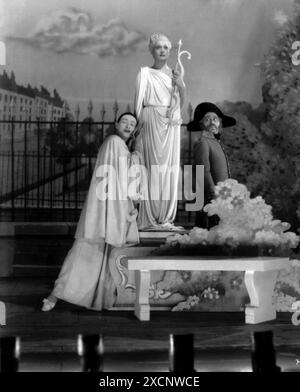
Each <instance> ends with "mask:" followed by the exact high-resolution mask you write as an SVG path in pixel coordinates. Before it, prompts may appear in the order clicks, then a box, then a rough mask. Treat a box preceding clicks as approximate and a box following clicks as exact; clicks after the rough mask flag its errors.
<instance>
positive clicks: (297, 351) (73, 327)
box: [0, 277, 300, 371]
mask: <svg viewBox="0 0 300 392" xmlns="http://www.w3.org/2000/svg"><path fill="white" fill-rule="evenodd" d="M52 283H53V280H52V279H49V278H25V277H22V278H1V279H0V300H1V301H4V302H5V304H6V311H7V320H6V322H7V325H6V326H0V336H12V335H14V336H16V335H17V336H20V338H21V361H20V371H77V370H79V369H80V364H79V360H78V357H77V354H76V347H77V335H78V334H79V333H81V334H93V333H101V334H103V336H104V344H105V370H106V371H132V370H133V371H166V370H167V369H168V344H169V343H168V339H169V334H171V333H172V334H184V333H193V334H194V339H195V340H194V346H195V367H196V369H197V370H198V371H217V370H221V371H229V370H231V371H232V370H233V371H250V370H251V363H250V353H251V332H253V331H257V330H272V331H273V333H274V342H275V345H276V351H277V362H278V365H279V366H281V367H282V369H283V370H286V371H287V370H290V371H297V370H299V371H300V367H299V366H298V365H297V361H296V360H297V359H300V326H298V327H297V326H294V325H293V324H292V323H291V314H288V313H279V314H278V315H277V320H276V321H272V322H267V323H262V324H258V325H246V324H244V314H243V313H215V312H211V313H200V312H184V313H182V312H161V311H155V312H152V313H151V320H150V321H149V322H140V321H139V320H137V319H136V318H135V317H134V315H133V312H131V311H110V312H109V311H103V312H94V311H89V310H86V309H83V308H80V307H77V306H74V305H71V304H68V303H65V302H62V301H61V302H59V303H58V304H57V306H56V307H55V309H54V310H53V311H51V312H41V311H40V307H41V300H42V299H43V298H44V297H45V296H46V295H47V294H48V293H49V292H50V290H51V287H52Z"/></svg>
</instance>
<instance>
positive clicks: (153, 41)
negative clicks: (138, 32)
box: [149, 33, 172, 53]
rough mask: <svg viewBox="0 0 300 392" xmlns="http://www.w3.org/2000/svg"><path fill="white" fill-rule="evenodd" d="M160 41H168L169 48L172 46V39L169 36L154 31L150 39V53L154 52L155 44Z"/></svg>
mask: <svg viewBox="0 0 300 392" xmlns="http://www.w3.org/2000/svg"><path fill="white" fill-rule="evenodd" d="M159 41H166V42H167V44H168V47H169V49H171V48H172V44H171V41H170V40H169V38H168V37H167V36H165V35H163V34H160V33H153V34H151V36H150V40H149V50H150V53H152V52H153V49H154V48H155V45H156V44H157V43H158V42H159Z"/></svg>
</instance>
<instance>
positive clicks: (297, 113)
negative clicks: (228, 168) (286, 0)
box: [261, 0, 300, 227]
mask: <svg viewBox="0 0 300 392" xmlns="http://www.w3.org/2000/svg"><path fill="white" fill-rule="evenodd" d="M294 7H295V9H294V13H293V17H292V18H291V19H290V20H288V21H287V22H286V23H284V25H283V26H282V28H281V29H280V31H279V32H278V36H277V38H276V40H275V43H274V45H273V46H272V47H271V49H270V51H269V53H267V55H266V56H265V58H264V61H263V63H262V67H261V68H262V78H263V86H262V94H263V101H264V105H265V110H266V122H265V123H264V124H262V126H261V133H262V135H263V137H264V140H265V142H266V144H267V146H268V147H269V149H270V151H271V152H272V154H271V156H270V155H269V154H268V155H266V156H265V157H263V162H262V165H263V170H262V173H261V174H262V176H263V178H264V180H265V181H266V187H268V189H265V193H266V196H267V199H268V200H267V201H268V202H270V204H272V205H273V208H274V210H275V211H276V212H277V214H278V215H279V217H280V218H283V219H286V220H288V221H289V222H291V223H292V225H293V227H297V226H298V227H299V220H298V219H300V66H295V65H293V63H292V55H293V52H294V51H293V49H292V44H293V42H294V41H295V40H297V39H299V37H300V0H295V3H294ZM296 211H298V219H297V216H296Z"/></svg>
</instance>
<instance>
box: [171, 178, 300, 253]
mask: <svg viewBox="0 0 300 392" xmlns="http://www.w3.org/2000/svg"><path fill="white" fill-rule="evenodd" d="M204 211H206V212H207V213H208V215H218V216H219V218H220V222H219V224H218V225H217V226H215V227H213V228H211V229H210V230H209V231H208V230H206V229H201V228H199V227H194V228H193V229H192V230H190V232H189V233H188V234H184V235H180V234H174V235H171V236H170V237H168V238H167V240H166V245H167V246H177V245H178V244H179V245H180V246H181V247H190V246H195V245H202V246H203V245H228V246H230V247H232V248H236V247H238V246H241V245H244V246H249V245H251V246H252V245H254V246H258V247H272V248H282V249H291V248H296V247H297V246H298V244H299V236H297V235H296V234H295V233H293V232H286V230H288V229H289V228H290V224H289V223H287V222H282V221H280V220H276V219H273V215H272V207H271V206H270V205H268V204H266V202H265V201H264V199H263V198H262V197H261V196H257V197H255V198H251V197H250V192H249V191H248V190H247V188H246V186H245V185H243V184H240V183H238V182H237V181H236V180H233V179H228V180H226V181H223V182H219V183H218V184H217V185H216V187H215V198H214V199H213V200H212V201H211V203H209V204H207V205H206V206H205V207H204Z"/></svg>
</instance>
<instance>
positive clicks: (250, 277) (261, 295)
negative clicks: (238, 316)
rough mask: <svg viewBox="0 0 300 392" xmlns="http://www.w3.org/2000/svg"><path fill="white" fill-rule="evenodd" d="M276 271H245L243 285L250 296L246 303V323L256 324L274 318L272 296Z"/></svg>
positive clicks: (274, 309) (274, 311)
mask: <svg viewBox="0 0 300 392" xmlns="http://www.w3.org/2000/svg"><path fill="white" fill-rule="evenodd" d="M277 274H278V271H246V272H245V285H246V288H247V290H248V294H249V297H250V304H248V305H246V309H245V316H246V319H245V322H246V324H257V323H262V322H264V321H269V320H274V319H276V308H275V305H273V304H272V296H273V291H274V287H275V283H276V278H277Z"/></svg>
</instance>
